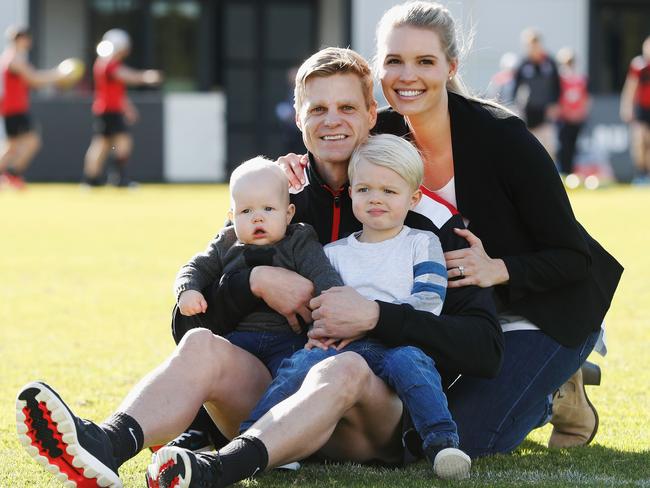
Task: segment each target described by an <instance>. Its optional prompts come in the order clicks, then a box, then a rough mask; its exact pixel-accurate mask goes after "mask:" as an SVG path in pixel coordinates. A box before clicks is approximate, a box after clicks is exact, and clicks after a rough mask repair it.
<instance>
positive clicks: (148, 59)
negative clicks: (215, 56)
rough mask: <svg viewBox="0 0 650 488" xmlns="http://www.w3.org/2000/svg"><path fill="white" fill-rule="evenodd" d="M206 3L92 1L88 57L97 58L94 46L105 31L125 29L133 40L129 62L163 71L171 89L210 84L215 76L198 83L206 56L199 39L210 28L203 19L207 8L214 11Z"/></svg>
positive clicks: (194, 0) (201, 0)
mask: <svg viewBox="0 0 650 488" xmlns="http://www.w3.org/2000/svg"><path fill="white" fill-rule="evenodd" d="M206 6H207V4H206V2H205V1H204V0H92V1H91V2H90V9H89V11H90V43H89V48H88V54H87V56H88V58H87V59H88V61H89V62H90V63H92V62H93V61H94V59H95V57H96V53H95V47H96V46H97V43H98V42H99V41H100V40H101V38H102V36H103V35H104V32H106V31H107V30H109V29H112V28H119V29H124V30H125V31H126V32H128V33H129V35H130V36H131V41H132V42H131V44H132V46H131V53H130V54H129V56H128V58H127V59H126V60H125V62H126V64H128V65H129V66H132V67H134V68H140V69H142V68H157V69H161V70H163V71H164V74H165V82H164V85H163V88H164V89H165V90H166V91H170V90H171V91H178V90H182V91H185V90H196V89H198V88H202V87H203V85H209V84H210V80H207V81H205V82H204V83H199V79H200V78H201V76H202V75H204V73H202V72H200V69H201V67H200V62H199V57H200V56H201V55H205V54H206V51H205V50H203V49H201V48H200V45H199V44H200V42H199V39H200V36H201V35H202V34H203V29H205V28H206V26H207V27H209V26H210V24H209V23H206V22H205V21H203V19H202V16H203V14H204V10H210V9H209V8H207V7H206ZM213 21H214V20H213ZM208 64H209V63H206V65H208ZM207 69H209V67H208V68H207ZM199 84H200V85H202V86H199Z"/></svg>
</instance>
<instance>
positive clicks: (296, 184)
mask: <svg viewBox="0 0 650 488" xmlns="http://www.w3.org/2000/svg"><path fill="white" fill-rule="evenodd" d="M308 162H309V158H308V157H307V155H306V154H302V155H300V154H295V153H289V154H287V155H286V156H282V157H281V158H279V159H278V160H277V161H276V164H278V165H279V166H280V168H282V171H284V174H286V175H287V178H288V179H289V185H291V186H292V187H293V188H295V189H296V190H300V189H301V188H302V187H303V185H304V184H305V167H307V163H308Z"/></svg>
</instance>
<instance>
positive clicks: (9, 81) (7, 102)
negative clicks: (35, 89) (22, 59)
mask: <svg viewBox="0 0 650 488" xmlns="http://www.w3.org/2000/svg"><path fill="white" fill-rule="evenodd" d="M12 59H13V53H11V52H8V51H7V52H5V53H4V54H3V55H2V57H0V76H1V77H2V85H3V90H2V97H0V99H1V101H0V113H1V114H2V115H3V116H4V117H6V116H8V115H16V114H23V113H26V112H28V111H29V85H28V84H27V82H26V81H25V80H24V79H23V77H22V76H21V75H19V74H18V73H15V72H13V71H11V68H10V67H9V64H10V63H11V60H12Z"/></svg>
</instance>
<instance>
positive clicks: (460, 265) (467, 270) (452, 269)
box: [445, 229, 510, 288]
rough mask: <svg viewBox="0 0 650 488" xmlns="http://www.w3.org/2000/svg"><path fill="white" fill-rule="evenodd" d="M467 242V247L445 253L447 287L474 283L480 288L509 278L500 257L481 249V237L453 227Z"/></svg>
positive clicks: (498, 283) (501, 282)
mask: <svg viewBox="0 0 650 488" xmlns="http://www.w3.org/2000/svg"><path fill="white" fill-rule="evenodd" d="M454 232H456V234H458V235H459V236H461V237H464V238H465V239H466V240H467V242H468V243H469V246H470V247H469V248H467V249H457V250H455V251H449V252H446V253H445V261H446V262H447V270H448V271H447V272H448V275H449V279H450V280H451V278H457V277H460V279H456V280H454V281H449V282H448V285H447V286H448V287H449V288H459V287H461V286H467V285H476V286H480V287H481V288H487V287H489V286H494V285H500V284H503V283H507V282H508V280H509V279H510V275H509V274H508V269H507V268H506V265H505V263H504V262H503V260H502V259H492V258H491V257H490V256H488V255H487V253H486V252H485V249H483V243H482V242H481V239H479V238H478V237H476V236H475V235H474V234H472V233H471V232H470V231H469V230H467V229H454Z"/></svg>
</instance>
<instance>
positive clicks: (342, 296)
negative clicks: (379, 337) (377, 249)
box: [308, 286, 379, 349]
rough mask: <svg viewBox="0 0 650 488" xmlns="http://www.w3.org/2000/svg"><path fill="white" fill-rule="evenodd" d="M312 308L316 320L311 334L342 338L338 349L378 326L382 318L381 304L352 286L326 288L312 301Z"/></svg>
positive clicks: (320, 337) (310, 303)
mask: <svg viewBox="0 0 650 488" xmlns="http://www.w3.org/2000/svg"><path fill="white" fill-rule="evenodd" d="M309 307H310V308H311V309H312V318H313V319H314V324H313V325H312V328H311V330H310V331H309V334H308V335H309V337H311V338H313V339H335V340H337V341H338V340H342V341H341V342H340V343H339V344H338V345H337V349H338V348H342V347H345V346H346V345H347V344H349V343H350V342H352V341H353V340H356V339H359V338H360V337H362V336H363V335H365V334H366V333H367V332H368V331H369V330H372V329H374V327H375V325H377V321H378V320H379V305H377V303H376V302H374V301H372V300H368V299H366V298H364V297H363V296H361V295H360V294H359V292H357V291H356V290H355V289H354V288H350V287H349V286H335V287H333V288H330V289H329V290H325V291H324V292H323V293H321V294H320V295H319V296H317V297H316V298H313V299H312V300H311V302H309Z"/></svg>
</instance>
